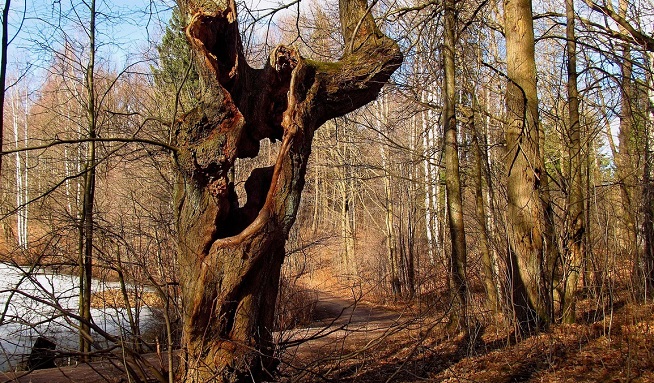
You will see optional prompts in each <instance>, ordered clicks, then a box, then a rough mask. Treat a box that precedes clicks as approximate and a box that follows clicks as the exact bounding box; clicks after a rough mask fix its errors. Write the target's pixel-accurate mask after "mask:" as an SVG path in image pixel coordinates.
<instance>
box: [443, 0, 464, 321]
mask: <svg viewBox="0 0 654 383" xmlns="http://www.w3.org/2000/svg"><path fill="white" fill-rule="evenodd" d="M455 12H456V9H455V2H454V0H447V1H446V2H445V28H444V34H445V36H444V44H443V69H444V72H445V73H444V74H445V75H444V77H443V93H444V97H443V132H444V134H445V137H444V142H445V190H446V192H447V214H448V223H449V226H450V237H451V240H452V254H451V255H450V261H449V265H450V275H449V277H450V290H451V301H452V305H453V307H452V309H451V311H450V325H451V326H453V327H455V328H457V329H459V330H463V331H466V330H467V314H466V310H467V295H468V291H467V290H468V287H467V283H466V273H465V270H466V238H465V230H464V226H463V202H462V198H461V176H460V174H459V144H458V142H457V118H456V107H455V102H456V97H455V85H454V83H455V81H454V77H455V69H456V68H455V63H454V52H455V44H456V37H455V34H456V31H455V28H456V16H455Z"/></svg>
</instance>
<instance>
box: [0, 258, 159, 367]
mask: <svg viewBox="0 0 654 383" xmlns="http://www.w3.org/2000/svg"><path fill="white" fill-rule="evenodd" d="M78 286H79V279H78V278H77V277H76V276H73V275H63V274H52V273H48V272H30V269H29V268H27V267H25V268H23V267H15V266H10V265H6V264H2V263H0V371H6V370H13V369H15V368H16V367H17V365H18V364H19V363H20V362H21V361H23V360H24V359H25V357H26V356H27V355H29V353H30V351H31V348H32V345H33V343H34V342H35V341H36V338H37V337H38V336H44V337H46V338H48V339H50V340H52V341H54V342H55V343H56V344H57V349H58V350H70V351H74V350H75V349H76V348H77V344H78V339H79V336H78V331H77V328H76V326H77V325H78V323H77V321H76V320H74V319H73V318H70V317H68V316H67V315H65V314H66V313H67V312H69V313H77V307H78V300H79V287H78ZM118 287H119V284H118V283H117V282H101V281H93V285H92V287H91V288H92V289H93V291H96V292H97V291H102V290H108V289H115V288H118ZM132 313H134V314H135V315H136V313H135V311H134V309H132ZM91 315H92V317H93V322H94V323H95V324H96V325H97V326H99V327H100V328H102V329H103V330H105V331H106V332H107V333H109V334H112V335H116V336H121V335H126V334H127V333H128V332H129V321H128V319H127V311H126V309H115V308H92V309H91ZM139 318H140V323H141V324H143V325H147V324H148V323H149V322H151V312H150V310H148V309H147V308H143V309H142V310H141V312H140V315H139ZM94 339H95V340H96V341H97V345H98V346H100V347H102V346H103V345H104V344H105V343H104V339H102V338H101V337H100V336H99V335H97V334H96V335H95V336H94Z"/></svg>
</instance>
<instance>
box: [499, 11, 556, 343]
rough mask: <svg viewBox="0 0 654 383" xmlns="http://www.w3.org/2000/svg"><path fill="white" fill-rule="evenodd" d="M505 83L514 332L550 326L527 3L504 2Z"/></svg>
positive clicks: (547, 240)
mask: <svg viewBox="0 0 654 383" xmlns="http://www.w3.org/2000/svg"><path fill="white" fill-rule="evenodd" d="M504 25H505V27H506V28H505V34H506V60H507V75H508V77H509V81H508V84H507V91H506V110H507V123H506V145H507V155H506V161H507V162H506V168H507V171H508V182H507V194H508V200H509V208H508V216H507V219H508V238H509V257H508V260H509V265H508V267H509V270H510V273H511V275H510V278H511V283H512V293H513V297H512V299H513V308H514V312H515V316H516V318H515V319H516V321H517V325H518V328H517V329H518V331H520V332H529V331H534V330H538V329H541V328H543V327H546V326H547V325H548V324H549V323H550V322H551V283H550V282H549V279H550V276H549V275H548V264H549V259H550V257H549V256H548V252H549V251H551V250H552V249H551V248H553V247H554V246H555V244H554V242H552V241H551V238H552V237H551V230H552V228H551V227H550V225H551V221H550V220H549V217H548V214H549V212H548V211H549V200H548V197H547V192H546V190H545V185H546V182H547V181H546V178H547V174H546V172H545V169H544V166H543V159H542V154H541V151H540V132H539V120H538V97H537V92H536V63H535V57H534V28H533V18H532V10H531V0H505V1H504Z"/></svg>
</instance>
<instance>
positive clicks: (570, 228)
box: [563, 0, 585, 323]
mask: <svg viewBox="0 0 654 383" xmlns="http://www.w3.org/2000/svg"><path fill="white" fill-rule="evenodd" d="M565 8H566V20H567V25H566V41H567V44H566V47H567V54H568V83H567V87H568V137H567V138H568V140H567V141H568V156H569V171H568V175H569V177H570V180H569V190H568V191H567V192H568V207H569V208H568V209H569V211H568V215H567V218H568V222H567V225H566V226H567V233H566V237H565V247H564V251H565V252H566V254H565V258H564V259H565V294H564V296H563V322H564V323H574V322H575V319H576V316H575V310H576V302H577V284H578V281H579V274H580V272H581V267H582V263H583V256H584V244H585V240H584V236H585V227H584V218H585V214H584V194H583V184H582V168H583V164H584V162H585V161H584V158H583V153H582V150H581V127H580V123H579V91H578V90H577V43H576V36H575V8H574V0H566V1H565Z"/></svg>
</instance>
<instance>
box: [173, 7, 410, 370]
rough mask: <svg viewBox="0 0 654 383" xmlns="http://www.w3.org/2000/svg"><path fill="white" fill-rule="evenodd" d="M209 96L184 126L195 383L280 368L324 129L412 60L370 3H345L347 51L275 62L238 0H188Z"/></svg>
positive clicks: (182, 175)
mask: <svg viewBox="0 0 654 383" xmlns="http://www.w3.org/2000/svg"><path fill="white" fill-rule="evenodd" d="M178 2H179V5H180V9H181V10H182V13H183V14H185V15H186V17H188V20H189V25H188V28H187V36H188V38H189V41H190V42H191V44H192V46H193V49H194V51H195V52H196V54H197V59H198V60H199V61H203V62H204V64H205V65H204V70H202V71H201V76H202V84H203V85H202V86H203V88H204V89H202V91H203V92H202V94H203V100H202V102H201V103H200V106H199V107H198V108H196V109H194V110H192V111H191V112H189V113H188V114H186V115H185V116H183V117H182V119H181V121H179V122H178V123H177V124H176V126H175V131H174V132H173V134H174V137H175V140H176V144H177V147H178V150H177V152H176V155H175V162H176V165H177V170H178V177H177V182H176V190H175V202H176V209H177V214H178V217H177V227H178V233H179V262H180V270H181V273H182V275H181V287H182V293H183V299H184V301H183V304H184V329H183V331H184V338H183V342H184V346H185V351H186V353H185V355H186V360H185V362H186V370H185V375H184V377H183V378H182V379H183V381H185V382H206V381H212V382H245V381H248V382H251V381H260V380H261V379H263V378H264V377H265V376H266V374H267V373H269V372H270V371H271V369H272V368H273V367H274V365H275V361H274V358H273V357H272V356H273V351H274V344H273V342H272V326H273V317H274V312H275V299H276V296H277V286H278V282H279V273H280V268H281V264H282V261H283V258H284V244H285V241H286V237H287V235H288V232H289V230H290V228H291V226H292V224H293V222H294V220H295V216H296V213H297V210H298V205H299V202H300V194H301V192H302V188H303V186H304V176H305V172H306V165H307V160H308V157H309V154H310V151H311V141H312V138H313V133H314V131H315V129H317V128H318V127H319V126H320V125H321V124H322V123H324V122H325V121H327V120H328V119H330V118H334V117H336V116H340V115H343V114H345V113H348V112H350V111H352V110H354V109H356V108H358V107H360V106H362V105H364V104H366V103H368V102H370V101H372V100H373V99H374V98H375V97H376V96H377V94H378V92H379V90H380V88H381V87H382V86H383V84H384V83H385V82H386V81H387V80H388V78H389V77H390V75H391V74H392V73H393V71H395V69H396V68H397V67H398V66H399V65H400V63H401V61H402V55H401V53H400V51H399V48H398V46H397V44H395V43H394V42H393V41H392V40H390V39H389V38H387V37H386V36H384V35H383V34H382V33H381V32H380V31H379V29H378V28H377V26H376V25H375V22H374V20H373V18H372V16H371V14H370V10H369V9H368V6H367V3H366V1H365V0H340V15H341V23H342V27H343V35H344V39H345V44H346V45H345V46H346V49H345V54H344V56H343V58H342V59H341V60H340V61H338V62H334V63H320V62H314V61H310V60H306V59H304V58H302V57H300V56H299V54H298V53H297V51H295V50H294V49H292V48H289V47H284V46H279V47H277V48H276V49H274V50H273V52H272V53H271V54H270V59H269V61H268V63H267V64H266V65H265V67H264V68H263V69H253V68H251V67H250V66H248V64H247V62H246V61H245V58H244V56H243V53H242V45H241V42H240V38H239V31H238V25H237V22H236V7H235V4H234V2H233V0H232V1H231V2H229V3H227V1H223V2H222V3H221V2H220V1H217V2H215V3H214V2H207V1H201V0H197V1H194V0H179V1H178ZM265 138H268V139H270V140H277V139H279V140H281V141H282V144H281V147H280V150H279V154H278V156H277V160H276V163H275V165H274V166H273V167H270V168H260V169H256V170H254V171H253V172H252V174H251V176H250V177H249V179H248V180H247V182H246V184H245V189H246V192H247V203H246V204H245V205H244V206H243V207H239V205H238V197H237V195H236V192H235V190H234V185H233V180H232V179H230V169H231V168H232V167H233V165H234V161H235V160H236V159H237V158H245V157H254V156H257V154H258V149H259V141H260V140H262V139H265Z"/></svg>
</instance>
